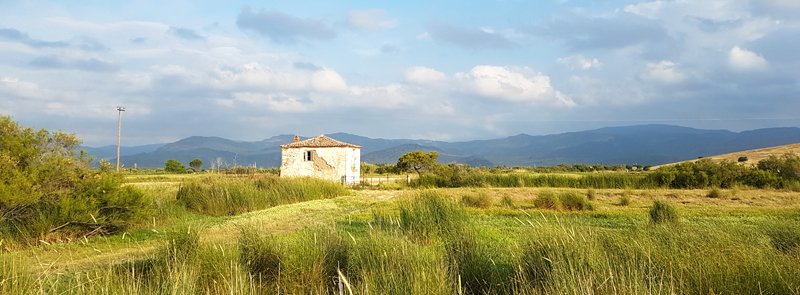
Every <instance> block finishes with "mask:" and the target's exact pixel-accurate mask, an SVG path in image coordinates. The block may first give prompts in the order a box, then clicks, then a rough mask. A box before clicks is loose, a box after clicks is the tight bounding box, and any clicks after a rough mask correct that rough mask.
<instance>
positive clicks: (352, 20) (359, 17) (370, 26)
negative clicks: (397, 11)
mask: <svg viewBox="0 0 800 295" xmlns="http://www.w3.org/2000/svg"><path fill="white" fill-rule="evenodd" d="M347 23H348V24H350V25H351V26H353V27H356V28H360V29H365V30H372V31H376V30H383V29H391V28H394V27H395V26H397V20H396V19H393V18H390V17H389V13H387V12H386V10H383V9H366V10H350V11H348V12H347Z"/></svg>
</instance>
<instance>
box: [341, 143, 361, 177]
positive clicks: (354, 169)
mask: <svg viewBox="0 0 800 295" xmlns="http://www.w3.org/2000/svg"><path fill="white" fill-rule="evenodd" d="M360 176H361V149H357V148H347V167H345V177H346V179H347V183H348V184H355V183H359V182H361V180H360Z"/></svg>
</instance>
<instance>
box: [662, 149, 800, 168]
mask: <svg viewBox="0 0 800 295" xmlns="http://www.w3.org/2000/svg"><path fill="white" fill-rule="evenodd" d="M786 153H795V154H798V155H800V143H795V144H787V145H781V146H773V147H768V148H762V149H754V150H747V151H741V152H734V153H728V154H722V155H716V156H710V157H704V158H709V159H712V160H714V161H723V160H725V161H731V162H736V163H739V158H740V157H747V161H746V162H741V163H743V164H753V165H755V164H757V163H758V161H761V160H763V159H766V158H768V157H769V156H771V155H775V156H781V155H783V154H786ZM697 160H698V159H694V160H690V161H689V162H694V161H697ZM683 162H686V161H683ZM678 163H682V162H678ZM678 163H670V164H664V165H661V166H665V165H672V164H678ZM656 168H658V166H654V167H653V169H656Z"/></svg>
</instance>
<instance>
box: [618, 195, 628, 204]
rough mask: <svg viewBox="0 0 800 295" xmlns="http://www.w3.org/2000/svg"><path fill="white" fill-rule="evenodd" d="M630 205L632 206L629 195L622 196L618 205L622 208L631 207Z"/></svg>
mask: <svg viewBox="0 0 800 295" xmlns="http://www.w3.org/2000/svg"><path fill="white" fill-rule="evenodd" d="M630 204H631V197H629V196H628V195H627V194H622V195H621V196H619V203H618V205H620V206H630Z"/></svg>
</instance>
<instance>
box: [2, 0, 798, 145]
mask: <svg viewBox="0 0 800 295" xmlns="http://www.w3.org/2000/svg"><path fill="white" fill-rule="evenodd" d="M0 8H2V9H0V114H2V115H10V116H12V118H13V119H14V120H16V121H19V122H20V123H22V124H23V125H26V126H33V127H36V128H46V129H49V130H62V131H65V132H70V133H76V134H77V136H78V137H80V138H81V139H83V140H84V142H85V144H87V145H90V146H100V145H108V144H114V143H115V140H116V123H117V122H116V121H117V111H116V106H125V107H126V111H125V112H124V113H123V119H122V121H123V125H122V126H123V128H122V130H123V132H122V134H123V136H122V144H123V145H140V144H148V143H163V142H171V141H175V140H178V139H181V138H185V137H188V136H192V135H201V136H220V137H224V138H229V139H234V140H248V141H256V140H261V139H264V138H267V137H270V136H273V135H278V134H301V135H304V136H315V135H318V134H322V133H328V134H329V133H334V132H348V133H353V134H359V135H364V136H369V137H381V138H415V139H434V140H446V141H455V140H472V139H487V138H498V137H505V136H509V135H515V134H519V133H527V134H532V135H538V134H552V133H561V132H569V131H579V130H586V129H593V128H600V127H605V126H623V125H637V124H653V123H655V124H674V125H682V126H689V127H696V128H704V129H728V130H733V131H742V130H751V129H757V128H765V127H778V126H781V127H784V126H800V115H798V111H797V110H798V109H800V96H799V95H800V85H799V82H800V38H798V37H797V36H800V1H796V0H762V1H746V0H708V1H688V0H675V1H653V2H648V1H573V0H553V1H402V2H401V1H385V2H378V1H271V2H266V1H213V2H212V1H209V2H200V1H24V0H0Z"/></svg>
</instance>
